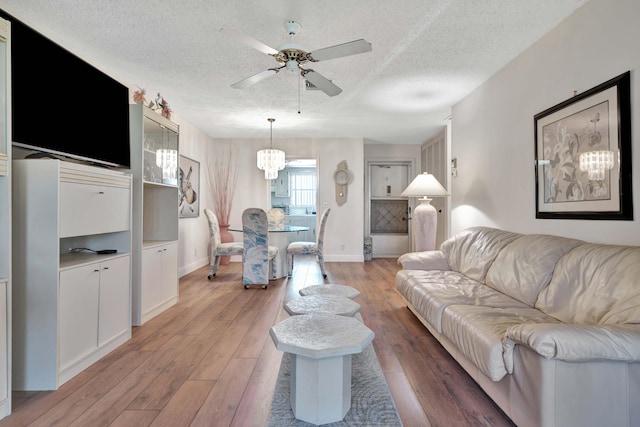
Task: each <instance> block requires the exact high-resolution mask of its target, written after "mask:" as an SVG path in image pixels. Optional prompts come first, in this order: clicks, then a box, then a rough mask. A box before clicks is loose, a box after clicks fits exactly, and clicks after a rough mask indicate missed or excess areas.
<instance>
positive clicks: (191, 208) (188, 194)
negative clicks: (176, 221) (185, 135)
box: [178, 155, 200, 218]
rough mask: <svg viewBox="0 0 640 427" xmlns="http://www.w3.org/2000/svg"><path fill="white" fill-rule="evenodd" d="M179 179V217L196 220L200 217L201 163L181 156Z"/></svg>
mask: <svg viewBox="0 0 640 427" xmlns="http://www.w3.org/2000/svg"><path fill="white" fill-rule="evenodd" d="M178 177H179V179H178V214H179V217H180V218H196V217H198V216H199V215H200V198H199V197H198V193H199V192H200V162H198V161H196V160H193V159H190V158H188V157H186V156H183V155H180V171H179V172H178Z"/></svg>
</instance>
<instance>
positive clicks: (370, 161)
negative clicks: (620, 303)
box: [364, 157, 416, 252]
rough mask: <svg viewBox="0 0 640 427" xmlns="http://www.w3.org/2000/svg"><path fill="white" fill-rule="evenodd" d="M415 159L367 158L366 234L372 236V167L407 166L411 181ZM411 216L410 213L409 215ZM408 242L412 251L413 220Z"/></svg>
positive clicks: (408, 179) (408, 178)
mask: <svg viewBox="0 0 640 427" xmlns="http://www.w3.org/2000/svg"><path fill="white" fill-rule="evenodd" d="M415 163H416V162H415V159H413V158H409V157H407V158H397V159H391V160H390V159H388V158H379V157H371V158H367V159H366V160H365V180H364V186H365V188H364V194H365V203H366V206H365V208H364V236H365V237H371V168H372V167H374V166H376V167H377V166H380V165H383V166H407V167H408V168H407V174H408V176H407V182H408V183H410V182H411V181H412V180H413V178H414V177H415V174H414V171H415V168H416V165H415ZM408 206H410V207H411V206H412V205H411V199H409V204H408ZM411 209H413V208H411ZM409 218H410V215H409ZM408 223H409V225H408V242H409V248H408V252H410V251H411V250H412V249H411V248H413V232H412V228H411V220H409V221H408Z"/></svg>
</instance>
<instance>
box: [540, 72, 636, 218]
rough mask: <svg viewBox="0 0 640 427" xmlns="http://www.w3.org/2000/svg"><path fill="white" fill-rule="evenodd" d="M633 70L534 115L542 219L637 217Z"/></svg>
mask: <svg viewBox="0 0 640 427" xmlns="http://www.w3.org/2000/svg"><path fill="white" fill-rule="evenodd" d="M630 104H631V102H630V73H629V72H626V73H624V74H621V75H619V76H617V77H615V78H613V79H611V80H609V81H607V82H605V83H602V84H600V85H598V86H596V87H594V88H592V89H589V90H588V91H586V92H584V93H581V94H578V95H575V96H574V97H572V98H570V99H568V100H566V101H564V102H561V103H560V104H558V105H555V106H553V107H551V108H549V109H547V110H545V111H543V112H541V113H539V114H536V115H535V116H534V122H535V155H536V160H535V174H536V218H543V219H602V220H633V200H632V193H631V105H630Z"/></svg>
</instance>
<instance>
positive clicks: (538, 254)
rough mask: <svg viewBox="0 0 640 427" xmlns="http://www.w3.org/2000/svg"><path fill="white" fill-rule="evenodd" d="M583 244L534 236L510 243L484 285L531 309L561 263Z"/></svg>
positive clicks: (500, 255) (570, 240)
mask: <svg viewBox="0 0 640 427" xmlns="http://www.w3.org/2000/svg"><path fill="white" fill-rule="evenodd" d="M583 243H584V242H583V241H581V240H575V239H566V238H564V237H557V236H547V235H543V234H531V235H526V236H522V237H519V238H517V239H516V240H514V241H513V242H511V243H509V244H508V245H507V246H506V247H505V248H504V249H503V250H502V251H500V253H499V254H498V256H497V257H496V260H495V261H494V262H493V265H492V266H491V268H490V269H489V271H488V272H487V277H486V279H485V283H486V284H487V285H488V286H491V287H492V288H494V289H496V290H498V291H500V292H502V293H503V294H507V295H509V296H511V297H513V298H515V299H517V300H518V301H520V302H523V303H525V304H527V305H529V306H531V307H533V305H534V304H535V302H536V299H537V298H538V293H540V290H541V289H542V288H544V287H545V286H547V284H549V281H550V280H551V276H552V275H553V270H554V268H555V266H556V264H557V262H558V260H559V259H560V258H561V257H562V256H563V255H564V254H566V253H567V252H569V251H570V250H571V249H573V248H575V247H576V246H578V245H581V244H583Z"/></svg>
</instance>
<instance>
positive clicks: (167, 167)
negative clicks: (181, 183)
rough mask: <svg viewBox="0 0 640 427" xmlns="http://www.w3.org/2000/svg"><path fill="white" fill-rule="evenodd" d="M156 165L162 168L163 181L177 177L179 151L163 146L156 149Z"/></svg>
mask: <svg viewBox="0 0 640 427" xmlns="http://www.w3.org/2000/svg"><path fill="white" fill-rule="evenodd" d="M156 166H158V167H159V168H161V169H162V181H163V182H164V181H166V180H173V181H175V180H176V179H177V171H178V151H176V150H169V149H167V148H161V149H159V150H157V151H156Z"/></svg>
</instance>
